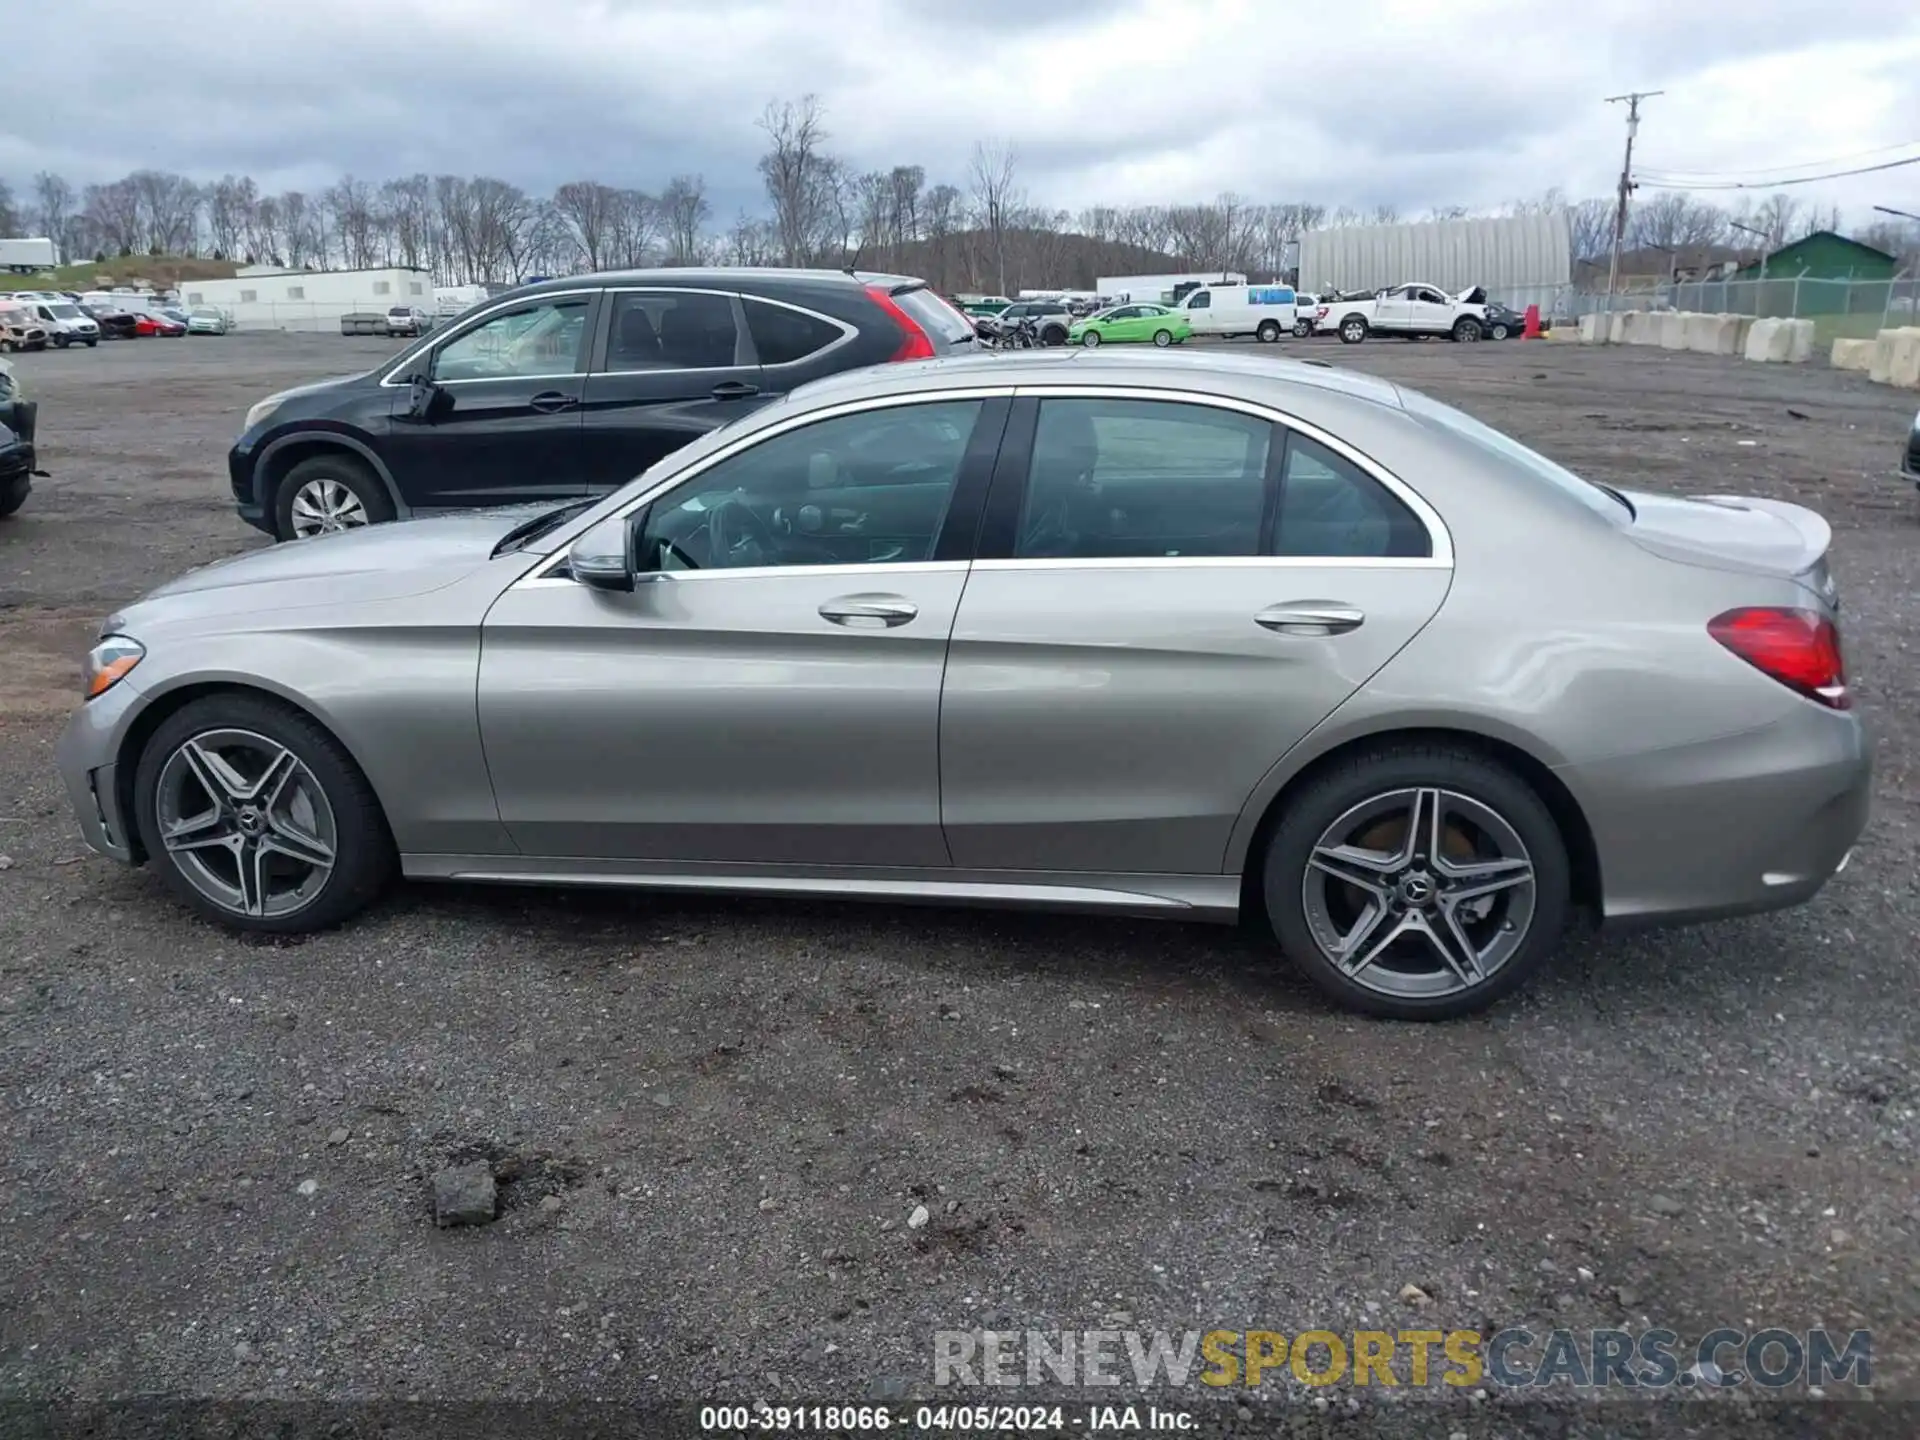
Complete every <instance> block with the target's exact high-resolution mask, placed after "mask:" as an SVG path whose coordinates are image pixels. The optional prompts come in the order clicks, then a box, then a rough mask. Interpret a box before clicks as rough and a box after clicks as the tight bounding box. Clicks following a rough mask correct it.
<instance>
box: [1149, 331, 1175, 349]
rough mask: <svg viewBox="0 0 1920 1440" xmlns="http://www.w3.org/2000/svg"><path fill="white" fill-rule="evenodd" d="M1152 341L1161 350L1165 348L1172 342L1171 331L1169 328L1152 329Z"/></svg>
mask: <svg viewBox="0 0 1920 1440" xmlns="http://www.w3.org/2000/svg"><path fill="white" fill-rule="evenodd" d="M1153 343H1154V344H1156V345H1158V346H1159V347H1160V348H1161V349H1162V350H1164V349H1166V348H1167V346H1169V345H1171V344H1172V343H1173V332H1172V331H1171V330H1156V331H1154V332H1153Z"/></svg>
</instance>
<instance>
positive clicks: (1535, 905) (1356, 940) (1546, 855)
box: [1261, 744, 1571, 1020]
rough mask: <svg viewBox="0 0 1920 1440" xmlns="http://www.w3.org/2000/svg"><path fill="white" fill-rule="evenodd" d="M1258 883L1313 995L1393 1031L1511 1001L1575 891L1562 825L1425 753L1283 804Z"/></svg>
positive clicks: (1338, 776)
mask: <svg viewBox="0 0 1920 1440" xmlns="http://www.w3.org/2000/svg"><path fill="white" fill-rule="evenodd" d="M1261 879H1262V884H1263V890H1264V894H1265V898H1266V904H1267V914H1268V917H1269V919H1270V921H1271V923H1272V925H1273V929H1274V933H1275V935H1276V936H1277V937H1278V939H1279V941H1280V944H1281V947H1282V948H1283V949H1284V950H1285V951H1286V952H1287V954H1288V955H1290V956H1291V957H1292V958H1293V959H1294V960H1295V962H1296V963H1298V964H1299V965H1300V967H1301V968H1302V969H1303V970H1305V971H1306V973H1307V975H1308V976H1309V977H1310V978H1311V979H1312V980H1313V981H1314V983H1315V984H1317V985H1319V986H1320V988H1321V989H1323V990H1325V991H1326V992H1327V993H1328V994H1329V995H1331V996H1332V997H1333V998H1334V999H1336V1000H1338V1001H1339V1002H1340V1003H1341V1004H1343V1005H1346V1006H1348V1007H1349V1008H1351V1009H1355V1010H1361V1011H1365V1012H1367V1013H1369V1014H1373V1015H1383V1016H1388V1017H1390V1018H1394V1019H1402V1020H1439V1019H1447V1018H1451V1017H1453V1016H1457V1015H1465V1014H1469V1013H1471V1012H1473V1011H1476V1010H1480V1009H1483V1008H1485V1007H1486V1006H1488V1005H1491V1004H1493V1003H1494V1001H1496V1000H1498V999H1500V998H1501V997H1502V996H1503V995H1506V994H1509V993H1510V992H1512V991H1513V990H1515V989H1517V988H1518V987H1519V986H1520V985H1521V984H1523V983H1524V982H1525V981H1526V980H1527V978H1528V977H1529V976H1530V975H1532V974H1533V973H1534V972H1535V971H1537V970H1538V969H1539V968H1540V966H1541V965H1542V964H1544V963H1545V961H1546V959H1547V957H1548V956H1549V955H1550V954H1551V953H1552V952H1553V950H1554V947H1555V946H1556V945H1557V944H1558V943H1559V939H1560V933H1561V931H1562V929H1563V928H1564V927H1565V924H1566V918H1567V910H1568V905H1569V893H1570V885H1571V879H1570V870H1569V865H1568V861H1567V851H1566V845H1565V842H1564V841H1563V840H1562V839H1561V837H1560V831H1559V827H1558V826H1557V825H1555V823H1554V820H1553V817H1552V815H1551V814H1549V813H1548V811H1547V808H1546V806H1545V805H1544V804H1542V803H1541V801H1540V798H1539V796H1538V795H1536V794H1535V793H1534V792H1533V790H1532V788H1531V787H1529V786H1528V785H1527V784H1526V782H1524V781H1523V780H1521V779H1520V778H1519V777H1518V776H1517V775H1515V774H1514V773H1513V772H1512V771H1510V770H1508V769H1506V768H1505V767H1504V766H1501V765H1497V764H1495V763H1493V762H1492V761H1490V760H1488V759H1486V758H1485V757H1483V756H1481V755H1479V754H1477V753H1476V752H1474V751H1472V750H1468V749H1463V748H1460V747H1456V746H1450V745H1427V744H1402V745H1396V746H1392V747H1390V748H1388V749H1385V750H1381V751H1377V752H1375V753H1373V754H1371V755H1366V756H1363V757H1360V758H1357V759H1354V760H1351V761H1349V762H1347V763H1346V764H1342V765H1338V766H1336V767H1335V768H1333V769H1331V770H1329V771H1328V772H1327V773H1325V774H1323V775H1321V776H1319V777H1318V778H1316V779H1314V780H1312V781H1311V782H1309V783H1308V785H1307V786H1306V787H1305V788H1304V789H1303V790H1302V792H1301V793H1300V794H1299V795H1298V796H1297V797H1295V796H1289V797H1288V800H1287V804H1286V809H1285V811H1284V812H1283V814H1282V818H1281V821H1280V823H1279V825H1278V827H1277V828H1276V829H1275V830H1274V832H1273V837H1272V840H1271V841H1270V843H1269V844H1268V846H1267V851H1266V857H1265V861H1264V865H1263V874H1262V877H1261Z"/></svg>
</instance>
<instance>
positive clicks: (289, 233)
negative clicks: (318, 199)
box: [276, 190, 326, 270]
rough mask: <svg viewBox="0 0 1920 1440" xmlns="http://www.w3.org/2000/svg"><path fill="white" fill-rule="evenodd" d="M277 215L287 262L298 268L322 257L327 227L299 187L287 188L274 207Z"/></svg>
mask: <svg viewBox="0 0 1920 1440" xmlns="http://www.w3.org/2000/svg"><path fill="white" fill-rule="evenodd" d="M276 208H277V210H278V213H279V217H280V243H281V247H282V249H283V250H284V251H285V253H286V261H287V264H288V265H290V266H292V267H293V268H294V269H296V270H298V269H301V268H302V267H304V266H307V265H311V264H312V263H313V262H314V261H315V260H323V259H324V258H325V254H326V252H325V245H326V228H325V221H324V220H323V218H322V217H321V214H320V209H319V207H318V206H316V205H314V204H313V203H312V202H311V201H309V200H308V199H307V197H306V195H305V194H304V193H303V192H301V191H299V190H289V191H287V192H286V193H285V194H283V195H282V196H281V197H280V200H279V203H278V206H277V207H276Z"/></svg>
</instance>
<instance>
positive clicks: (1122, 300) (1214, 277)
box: [1095, 270, 1247, 305]
mask: <svg viewBox="0 0 1920 1440" xmlns="http://www.w3.org/2000/svg"><path fill="white" fill-rule="evenodd" d="M1246 283H1247V277H1246V276H1244V275H1242V274H1239V273H1238V272H1237V271H1233V270H1209V271H1207V272H1206V273H1205V274H1199V275H1102V276H1101V277H1100V282H1099V284H1098V285H1097V286H1096V287H1095V288H1096V289H1098V290H1099V292H1100V298H1101V299H1102V300H1104V301H1106V302H1107V303H1108V304H1111V305H1126V304H1134V305H1178V304H1179V303H1180V301H1181V299H1182V298H1184V297H1185V296H1186V295H1187V293H1188V292H1189V291H1193V290H1198V289H1199V288H1200V287H1201V286H1202V285H1244V284H1246Z"/></svg>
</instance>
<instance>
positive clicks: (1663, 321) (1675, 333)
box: [1660, 310, 1693, 350]
mask: <svg viewBox="0 0 1920 1440" xmlns="http://www.w3.org/2000/svg"><path fill="white" fill-rule="evenodd" d="M1691 319H1693V317H1692V316H1691V315H1689V314H1688V313H1687V312H1686V311H1684V310H1668V311H1666V312H1664V313H1663V314H1662V315H1661V316H1660V348H1661V349H1662V350H1684V349H1686V348H1687V322H1688V321H1689V320H1691Z"/></svg>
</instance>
